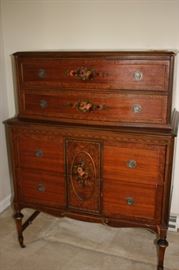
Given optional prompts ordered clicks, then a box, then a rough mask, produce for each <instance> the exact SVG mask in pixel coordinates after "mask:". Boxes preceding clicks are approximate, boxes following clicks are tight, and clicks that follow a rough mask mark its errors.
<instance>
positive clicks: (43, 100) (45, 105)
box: [39, 99, 48, 109]
mask: <svg viewBox="0 0 179 270" xmlns="http://www.w3.org/2000/svg"><path fill="white" fill-rule="evenodd" d="M39 105H40V107H41V108H42V109H45V108H47V107H48V102H47V100H45V99H41V100H40V102H39Z"/></svg>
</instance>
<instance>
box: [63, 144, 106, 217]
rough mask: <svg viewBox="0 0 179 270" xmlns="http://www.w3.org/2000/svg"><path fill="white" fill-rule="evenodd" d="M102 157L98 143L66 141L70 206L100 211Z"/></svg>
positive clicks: (83, 209) (89, 210) (88, 210)
mask: <svg viewBox="0 0 179 270" xmlns="http://www.w3.org/2000/svg"><path fill="white" fill-rule="evenodd" d="M100 155H101V145H100V143H99V142H96V141H85V140H84V141H80V140H75V139H66V161H67V188H68V206H69V207H70V208H74V209H78V210H81V211H85V212H86V211H87V212H99V211H100V178H101V177H100V175H101V172H100V160H101V158H100Z"/></svg>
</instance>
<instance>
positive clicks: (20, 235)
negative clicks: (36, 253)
mask: <svg viewBox="0 0 179 270" xmlns="http://www.w3.org/2000/svg"><path fill="white" fill-rule="evenodd" d="M23 217H24V215H23V214H22V213H21V212H20V211H17V212H16V214H15V215H14V218H15V221H16V227H17V233H18V240H19V244H20V246H21V247H22V248H24V247H25V245H24V237H23V233H22V232H23V226H22V219H23Z"/></svg>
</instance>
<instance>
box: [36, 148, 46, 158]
mask: <svg viewBox="0 0 179 270" xmlns="http://www.w3.org/2000/svg"><path fill="white" fill-rule="evenodd" d="M43 154H44V153H43V151H42V150H41V149H37V150H36V151H35V156H36V157H42V156H43Z"/></svg>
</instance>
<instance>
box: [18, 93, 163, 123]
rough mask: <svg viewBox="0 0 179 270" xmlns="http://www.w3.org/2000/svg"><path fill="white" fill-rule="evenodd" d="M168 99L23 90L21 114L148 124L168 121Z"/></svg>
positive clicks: (99, 121)
mask: <svg viewBox="0 0 179 270" xmlns="http://www.w3.org/2000/svg"><path fill="white" fill-rule="evenodd" d="M167 102H168V99H167V97H166V96H163V95H144V94H143V95H142V94H141V95H138V94H114V93H113V94H112V93H105V94H104V93H103V94H102V93H96V94H93V95H92V94H91V93H85V94H84V93H83V92H75V91H68V92H66V93H64V91H59V92H58V93H50V92H45V91H44V92H41V94H39V93H38V94H36V93H31V91H26V92H25V94H24V106H23V111H22V112H21V115H22V116H25V117H30V118H40V119H51V120H58V119H61V120H63V121H69V120H71V121H76V122H79V123H81V122H82V123H85V124H86V123H87V121H91V122H92V123H101V121H103V124H104V123H107V124H117V125H120V123H133V124H134V123H135V124H136V123H148V124H161V125H162V124H165V123H166V122H167V106H168V104H167Z"/></svg>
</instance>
